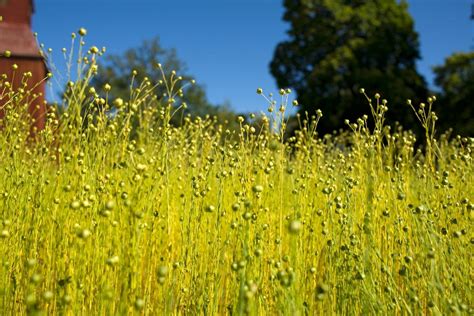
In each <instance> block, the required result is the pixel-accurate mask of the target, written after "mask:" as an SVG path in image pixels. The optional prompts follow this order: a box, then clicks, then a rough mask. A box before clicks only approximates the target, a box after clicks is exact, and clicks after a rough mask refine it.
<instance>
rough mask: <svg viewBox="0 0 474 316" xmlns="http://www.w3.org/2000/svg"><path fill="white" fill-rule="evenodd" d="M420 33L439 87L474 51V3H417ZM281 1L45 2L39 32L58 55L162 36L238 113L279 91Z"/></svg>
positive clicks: (117, 49) (413, 0)
mask: <svg viewBox="0 0 474 316" xmlns="http://www.w3.org/2000/svg"><path fill="white" fill-rule="evenodd" d="M408 2H409V5H410V13H411V14H412V16H413V17H414V19H415V28H416V30H417V31H418V32H419V34H420V40H421V54H422V58H423V59H422V60H421V61H420V62H419V64H418V67H419V70H420V72H421V73H422V74H423V75H424V76H425V78H426V79H427V81H428V82H429V83H432V78H433V76H432V72H431V67H432V66H433V65H437V64H441V63H442V62H443V60H444V59H445V58H446V57H447V56H449V55H450V54H451V53H453V52H455V51H468V50H470V49H472V48H473V47H474V42H473V38H474V23H472V21H470V20H469V16H470V13H471V12H470V9H471V3H472V1H471V0H409V1H408ZM282 15H283V6H282V1H279V0H201V1H196V0H166V1H164V0H113V1H112V0H82V1H79V0H37V1H36V14H35V16H34V19H33V28H34V30H35V31H36V32H38V33H39V40H40V41H41V42H42V43H44V44H45V47H50V48H52V49H53V51H54V52H56V56H55V60H56V62H57V63H58V64H60V63H61V60H62V56H61V55H60V54H58V52H59V51H60V50H61V48H62V47H67V48H68V47H69V46H70V33H71V32H73V31H76V30H77V29H78V28H79V27H85V28H87V30H88V36H87V46H89V45H97V46H99V47H101V46H105V47H107V52H108V53H109V54H110V53H112V54H116V53H121V52H123V51H124V50H126V49H127V48H130V47H135V46H138V45H140V43H141V42H142V41H143V40H144V39H150V38H153V37H155V36H156V35H158V36H160V38H161V43H162V45H163V47H165V48H173V47H174V48H176V50H177V53H178V57H179V58H180V59H182V60H183V61H185V63H186V64H187V66H188V73H189V74H192V75H194V76H195V77H196V79H197V81H198V82H199V83H201V84H204V86H205V87H206V91H207V94H208V97H209V99H210V101H211V102H213V103H216V104H217V103H223V102H225V101H229V102H230V103H231V105H232V107H233V108H234V109H236V110H238V111H260V110H263V109H265V108H266V104H265V102H264V101H263V100H262V98H261V97H260V96H257V95H256V94H255V90H256V88H258V87H262V88H263V89H264V90H265V91H268V92H272V91H275V90H276V86H275V81H274V79H273V78H272V76H271V75H270V73H269V67H268V64H269V62H270V60H271V58H272V56H273V50H274V48H275V46H276V45H277V44H278V43H279V42H280V41H282V40H284V39H285V38H286V34H285V32H286V30H287V29H288V27H289V26H288V25H287V24H285V23H284V22H283V21H282V19H281V17H282Z"/></svg>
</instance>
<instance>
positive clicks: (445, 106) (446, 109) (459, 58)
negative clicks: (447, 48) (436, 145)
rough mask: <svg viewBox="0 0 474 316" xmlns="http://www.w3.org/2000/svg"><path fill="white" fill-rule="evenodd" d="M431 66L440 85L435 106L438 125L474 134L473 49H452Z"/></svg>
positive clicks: (466, 133) (461, 132)
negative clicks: (453, 51) (449, 54)
mask: <svg viewBox="0 0 474 316" xmlns="http://www.w3.org/2000/svg"><path fill="white" fill-rule="evenodd" d="M433 70H434V72H435V83H436V84H437V85H438V86H439V87H440V88H441V93H440V96H439V106H438V107H437V108H436V111H437V113H438V114H439V115H440V117H442V120H440V125H441V128H442V129H444V130H446V129H449V128H453V129H454V132H456V133H459V134H461V135H474V103H473V102H474V52H469V53H455V54H453V55H452V56H449V57H448V58H446V61H445V63H444V65H440V66H437V67H434V69H433Z"/></svg>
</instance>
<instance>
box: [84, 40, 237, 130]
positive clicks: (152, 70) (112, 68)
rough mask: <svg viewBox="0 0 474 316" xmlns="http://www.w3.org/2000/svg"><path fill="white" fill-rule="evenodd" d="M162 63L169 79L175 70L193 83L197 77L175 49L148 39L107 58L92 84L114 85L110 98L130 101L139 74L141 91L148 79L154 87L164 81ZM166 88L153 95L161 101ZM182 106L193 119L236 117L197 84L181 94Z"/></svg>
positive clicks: (178, 98)
mask: <svg viewBox="0 0 474 316" xmlns="http://www.w3.org/2000/svg"><path fill="white" fill-rule="evenodd" d="M158 63H160V64H161V67H162V70H163V72H164V73H165V75H166V76H167V77H168V78H169V77H170V76H171V73H172V72H173V71H174V72H176V74H177V75H179V76H181V77H182V80H184V81H187V82H190V81H192V80H194V78H193V77H192V76H190V75H188V74H186V70H187V69H186V65H185V64H184V62H183V61H182V60H180V59H179V58H178V56H177V53H176V50H175V49H165V48H163V47H162V46H161V44H160V40H159V38H158V37H155V38H153V39H151V40H145V41H144V42H143V43H142V44H141V45H140V46H139V47H136V48H130V49H128V50H127V51H125V52H124V53H123V54H120V55H106V56H105V57H104V59H103V61H102V62H100V63H99V67H100V68H101V71H100V72H99V73H98V74H97V76H95V77H94V79H93V80H92V85H93V86H95V87H96V89H97V90H100V89H102V87H103V86H104V85H105V84H110V85H111V87H112V89H111V90H110V93H109V94H110V96H112V97H114V98H122V99H124V100H127V99H128V98H129V96H130V91H131V86H130V85H131V84H130V81H131V77H132V73H133V72H134V71H135V72H136V75H135V76H134V81H133V83H132V88H137V87H138V85H139V83H141V82H143V80H144V79H145V78H148V81H149V82H150V84H151V86H154V85H156V84H158V83H159V82H160V81H161V82H162V73H161V71H160V69H159V67H157V65H158ZM165 90H166V89H165V88H164V86H160V87H157V89H155V90H154V91H153V92H154V93H155V94H156V95H157V96H159V97H160V98H161V96H162V95H163V94H165V93H166V91H165ZM176 101H177V102H178V103H183V102H184V103H186V108H185V110H184V113H185V114H188V113H189V114H191V115H192V116H202V117H204V116H206V115H210V116H214V115H215V116H217V117H218V118H219V121H221V122H223V121H224V120H226V119H230V118H231V117H233V115H234V113H233V111H232V110H231V108H230V106H229V105H223V106H222V108H220V107H219V106H216V105H213V104H211V103H210V102H209V101H208V99H207V96H206V91H205V89H204V87H203V86H201V85H199V84H197V83H195V84H191V85H187V86H186V87H185V88H183V91H181V92H179V93H178V95H177V100H176ZM173 123H174V124H181V123H182V122H181V121H180V120H179V119H177V118H176V119H175V120H173Z"/></svg>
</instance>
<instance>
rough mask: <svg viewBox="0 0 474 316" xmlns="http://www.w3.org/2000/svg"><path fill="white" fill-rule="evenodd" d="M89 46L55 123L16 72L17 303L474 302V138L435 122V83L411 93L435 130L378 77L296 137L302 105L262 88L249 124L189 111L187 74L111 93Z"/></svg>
mask: <svg viewBox="0 0 474 316" xmlns="http://www.w3.org/2000/svg"><path fill="white" fill-rule="evenodd" d="M80 35H81V34H80ZM81 47H82V45H81ZM71 54H72V53H71ZM77 54H78V55H75V56H74V58H70V60H78V62H77V63H73V64H74V67H71V68H72V70H71V71H73V72H76V69H77V75H75V77H74V80H70V81H69V82H68V83H67V92H66V93H65V96H64V99H63V104H62V105H60V106H58V107H57V108H56V110H52V111H50V112H49V113H48V117H47V126H46V128H45V129H44V130H42V131H36V132H34V133H31V132H30V129H29V126H30V119H29V116H28V111H27V107H28V104H29V103H31V102H33V100H34V98H35V96H34V95H32V94H31V93H29V91H30V89H29V87H28V85H27V84H26V81H27V80H25V86H24V87H20V88H15V89H14V88H12V87H11V85H10V84H9V83H8V80H7V77H6V76H3V77H1V78H0V95H1V96H2V97H8V100H9V101H8V103H7V104H6V106H5V107H6V110H7V115H6V117H5V118H4V119H3V122H2V129H3V130H2V132H1V133H0V147H1V149H2V150H1V151H0V162H1V168H0V179H1V182H0V210H1V212H0V265H1V266H0V310H1V311H3V312H2V314H8V315H10V314H18V315H21V314H25V313H29V314H32V315H41V314H43V315H55V314H58V315H132V314H136V315H140V314H144V315H170V314H176V315H183V314H186V315H203V314H206V315H216V314H229V315H230V314H232V315H234V314H249V315H275V314H277V315H279V314H281V315H332V314H364V315H367V314H380V315H420V314H429V315H448V314H465V315H467V314H472V313H473V312H474V306H473V304H474V301H473V295H472V293H473V275H474V273H473V268H472V266H471V263H472V259H473V256H472V253H473V252H472V247H473V244H474V236H473V232H472V221H473V219H474V213H473V211H474V204H473V203H474V186H473V185H472V183H473V182H474V165H473V161H472V159H473V150H474V138H468V137H461V136H454V135H452V136H449V135H447V134H446V135H439V134H437V133H436V120H437V119H438V118H437V117H436V114H435V113H434V112H433V110H432V106H433V103H435V102H436V100H435V98H429V100H427V102H426V103H425V104H411V103H410V102H408V104H407V105H406V106H410V107H412V108H413V115H414V116H416V117H417V118H418V120H419V122H420V125H421V127H422V128H423V129H424V131H425V137H424V138H423V139H415V136H414V134H413V133H411V132H410V131H409V130H404V129H403V128H402V127H400V126H395V127H392V128H390V127H389V126H388V125H386V124H385V117H386V115H390V110H389V108H388V107H389V106H390V104H389V103H386V101H385V100H383V99H382V97H381V96H380V95H378V94H376V95H373V96H372V95H369V94H368V92H367V93H366V92H365V91H363V90H361V97H363V98H367V114H364V113H361V118H360V119H359V120H357V121H356V122H346V125H347V129H346V130H345V131H342V132H338V133H334V134H329V135H319V134H318V133H317V132H318V130H317V123H318V121H319V120H324V116H323V113H321V112H320V111H316V112H315V113H309V114H308V115H307V116H304V115H301V116H298V121H299V125H300V129H299V131H297V132H296V133H295V134H294V135H292V136H287V133H286V128H287V127H286V124H287V121H288V117H289V116H288V110H289V108H290V107H293V106H296V107H297V106H298V104H297V103H298V102H297V101H293V100H291V99H290V91H289V90H281V91H279V93H276V95H274V96H273V95H269V94H267V93H266V92H264V91H262V90H261V89H258V90H257V93H259V94H261V95H262V98H263V102H267V103H268V107H269V108H268V112H267V113H255V114H252V115H250V116H249V117H245V118H244V117H236V118H235V120H236V121H237V123H238V124H239V126H240V128H238V129H237V130H234V129H230V128H228V126H227V125H226V124H225V123H224V124H220V123H219V122H217V121H216V119H215V118H213V117H203V118H199V117H190V116H187V115H183V112H182V111H183V110H184V109H185V108H186V105H185V104H181V103H180V102H179V97H180V94H181V93H182V92H183V87H184V86H185V85H186V84H192V83H186V82H183V80H182V78H180V77H179V75H178V74H176V73H170V74H167V73H165V72H163V80H162V81H161V82H159V83H158V85H159V86H160V87H161V88H162V89H164V91H165V93H164V94H163V95H158V96H157V95H156V94H155V92H154V91H155V90H156V89H157V87H156V86H154V84H153V83H151V82H149V81H148V80H147V79H145V80H143V81H142V82H137V81H136V80H135V76H136V73H132V74H130V77H131V79H130V80H131V81H130V82H131V84H130V98H129V99H128V100H123V99H113V98H112V97H111V96H109V93H108V91H109V90H110V86H108V85H106V86H104V87H102V89H100V91H99V89H98V88H92V87H91V85H90V82H91V79H92V77H93V76H94V74H95V73H96V72H97V71H100V69H98V67H97V59H98V58H99V57H100V55H101V54H102V53H101V51H100V50H99V49H98V48H97V47H91V48H90V49H85V48H84V49H83V50H82V51H79V52H78V53H77ZM156 67H158V68H159V69H160V65H156ZM17 75H22V74H17ZM27 77H28V75H26V78H27ZM265 99H266V100H265ZM324 115H330V113H324ZM173 120H178V121H179V122H180V124H179V126H177V125H176V124H172V123H171V122H172V121H173ZM439 120H442V117H441V118H439ZM229 123H230V122H229Z"/></svg>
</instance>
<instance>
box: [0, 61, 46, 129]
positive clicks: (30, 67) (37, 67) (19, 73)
mask: <svg viewBox="0 0 474 316" xmlns="http://www.w3.org/2000/svg"><path fill="white" fill-rule="evenodd" d="M13 64H17V65H18V69H17V70H16V71H15V78H14V81H13V87H14V89H15V90H16V89H17V88H18V87H19V86H20V85H21V79H22V77H23V73H25V72H28V71H31V73H32V75H33V76H32V77H30V78H29V79H28V81H27V83H28V86H27V89H28V90H30V89H31V88H33V86H35V85H36V84H37V83H38V82H40V81H41V80H43V79H44V78H45V77H46V68H45V66H44V62H43V61H42V60H40V59H33V58H15V57H11V58H8V59H5V58H0V75H1V74H4V73H5V74H7V76H8V81H10V82H11V79H12V74H13V69H12V66H13ZM2 89H3V88H2ZM1 91H2V90H0V93H1ZM34 93H36V94H39V93H41V94H42V95H41V96H39V97H38V98H36V99H34V101H33V102H31V100H32V99H33V98H30V100H26V102H28V103H29V104H30V106H29V111H30V114H31V115H32V117H33V118H34V119H35V122H34V124H33V126H35V127H36V128H37V129H38V130H41V129H43V128H44V127H45V122H46V105H45V104H44V100H45V98H44V95H45V82H43V83H42V84H40V85H39V86H38V87H36V88H35V89H33V90H32V91H31V95H32V94H34ZM6 101H7V100H6V99H3V100H0V109H1V110H0V119H1V118H3V117H4V116H5V113H4V109H3V105H4V104H5V102H6ZM37 106H38V107H39V109H37V108H36V107H37Z"/></svg>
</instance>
